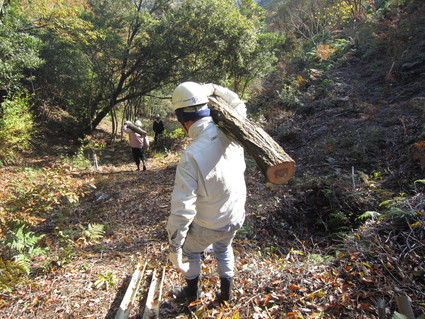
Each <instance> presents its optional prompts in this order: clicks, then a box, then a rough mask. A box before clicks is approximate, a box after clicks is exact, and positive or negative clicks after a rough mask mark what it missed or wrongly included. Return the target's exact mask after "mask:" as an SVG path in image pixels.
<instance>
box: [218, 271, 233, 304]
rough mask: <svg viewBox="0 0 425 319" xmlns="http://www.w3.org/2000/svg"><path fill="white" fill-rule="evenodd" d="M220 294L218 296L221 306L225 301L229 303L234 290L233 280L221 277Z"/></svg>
mask: <svg viewBox="0 0 425 319" xmlns="http://www.w3.org/2000/svg"><path fill="white" fill-rule="evenodd" d="M220 285H221V286H220V293H219V295H218V296H217V301H218V302H220V303H221V304H222V303H224V302H225V301H227V302H229V301H230V297H231V294H232V289H233V278H224V277H220Z"/></svg>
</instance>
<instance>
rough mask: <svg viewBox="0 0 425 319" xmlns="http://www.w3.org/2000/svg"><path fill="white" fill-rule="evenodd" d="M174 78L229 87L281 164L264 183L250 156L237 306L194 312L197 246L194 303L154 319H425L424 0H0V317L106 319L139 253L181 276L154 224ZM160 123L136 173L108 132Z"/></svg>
mask: <svg viewBox="0 0 425 319" xmlns="http://www.w3.org/2000/svg"><path fill="white" fill-rule="evenodd" d="M187 80H192V81H198V82H205V83H209V82H212V83H216V84H220V85H222V86H226V87H229V88H231V89H232V90H234V91H235V92H237V93H238V94H239V95H240V96H241V98H242V99H243V100H244V101H245V102H246V105H247V107H248V110H249V117H250V118H251V119H253V120H255V121H256V122H257V123H258V124H259V125H261V126H262V127H263V128H264V129H265V130H266V131H267V132H268V133H269V134H270V135H271V136H272V137H273V138H274V139H275V140H276V141H277V142H278V143H280V144H281V145H282V147H283V148H284V149H285V151H287V153H288V154H290V155H291V157H293V158H294V159H295V161H296V162H297V171H296V174H295V176H294V178H292V179H291V181H290V182H289V183H288V184H287V185H280V186H279V185H271V184H267V183H266V181H265V179H264V177H263V176H262V175H261V174H260V173H259V171H258V169H256V167H255V164H254V162H253V161H252V159H251V158H249V157H247V159H246V161H247V165H248V169H247V175H246V178H247V186H248V199H247V221H246V223H245V226H244V228H243V229H242V230H241V231H240V232H239V233H238V237H237V238H236V240H235V251H236V255H237V266H236V268H237V269H236V270H237V271H236V272H237V277H236V282H235V288H236V289H235V294H234V301H233V304H232V305H231V307H223V308H221V309H217V308H213V309H211V308H209V307H208V305H209V303H210V302H211V300H213V299H214V294H215V290H216V282H217V277H216V275H215V273H214V269H215V264H214V260H213V258H212V257H211V256H208V255H207V256H206V257H205V259H204V261H203V262H204V266H203V271H204V273H205V275H204V277H203V278H202V283H203V290H204V295H203V297H202V300H201V303H200V304H199V305H198V309H197V310H196V312H195V311H192V313H190V312H189V313H188V312H187V309H185V310H184V309H181V308H179V306H178V305H176V304H174V303H173V301H172V300H166V298H165V299H164V302H163V304H162V306H161V312H160V313H161V317H164V318H166V317H167V318H168V317H169V318H175V317H179V316H180V317H186V316H196V317H198V318H208V317H209V318H211V317H214V318H220V317H221V318H403V316H402V315H401V314H400V313H399V312H400V309H399V308H398V307H397V303H396V297H397V296H403V295H407V296H408V297H409V298H410V300H411V307H412V311H413V315H411V317H415V318H417V317H423V316H424V312H425V310H424V309H425V294H424V291H425V266H424V262H423V260H424V250H425V243H424V237H425V217H424V210H425V195H424V185H423V184H424V182H425V179H424V174H423V173H424V167H425V133H424V116H425V115H424V114H425V4H424V3H423V1H422V0H346V1H341V0H340V1H334V0H286V1H273V0H270V1H260V2H254V1H251V0H241V1H230V0H221V1H218V0H188V1H171V0H156V1H155V0H131V1H130V0H114V1H112V0H92V1H90V0H56V1H47V0H40V1H25V0H22V1H11V0H0V166H1V167H0V174H1V179H0V188H1V189H2V190H3V191H2V193H1V194H0V224H1V228H0V318H49V317H50V318H52V317H53V318H113V317H114V315H115V313H116V310H117V307H118V306H119V301H120V299H122V296H123V293H124V291H125V288H126V286H127V285H128V281H129V276H131V274H132V271H133V270H134V266H135V264H136V262H137V261H138V260H146V261H149V265H150V266H151V267H159V266H161V265H163V266H164V265H166V266H167V281H166V282H165V283H164V285H165V287H164V288H165V289H169V288H171V287H172V286H173V285H176V284H180V283H181V280H182V278H181V276H180V274H178V273H177V272H176V271H175V270H174V269H173V267H170V266H169V265H168V264H167V260H166V235H165V231H164V228H165V221H166V219H167V215H168V212H169V196H170V193H171V190H172V185H173V177H174V169H175V165H176V163H177V161H178V158H179V154H180V153H181V152H182V150H183V149H184V148H185V146H186V145H187V143H189V142H190V141H189V140H188V139H187V138H186V137H185V136H184V134H183V131H182V130H181V129H180V128H179V125H178V123H176V121H175V119H174V116H173V114H172V113H171V112H170V95H171V92H172V90H173V89H174V87H175V86H176V85H178V84H179V83H181V82H182V81H187ZM156 113H159V114H160V115H161V117H162V118H163V119H164V121H165V124H166V132H165V134H164V136H163V138H162V140H161V143H159V144H156V145H155V144H153V145H152V147H151V149H150V150H149V151H148V157H149V159H148V171H146V172H144V173H140V172H134V168H135V167H134V164H132V162H131V158H130V153H129V149H128V144H127V141H126V137H125V136H123V135H122V133H121V124H122V122H123V121H125V120H131V121H134V120H136V119H141V120H142V121H143V123H144V126H145V128H146V130H147V131H148V135H149V136H152V130H151V125H152V121H153V116H154V115H155V114H156ZM141 295H143V292H142V293H141ZM141 300H142V301H143V297H142V298H141ZM142 310H143V302H140V305H137V306H136V307H135V309H134V310H133V313H132V316H133V317H134V318H138V317H141V312H142Z"/></svg>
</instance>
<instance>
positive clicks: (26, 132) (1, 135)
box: [0, 96, 35, 164]
mask: <svg viewBox="0 0 425 319" xmlns="http://www.w3.org/2000/svg"><path fill="white" fill-rule="evenodd" d="M30 107H31V105H30V102H29V99H28V97H22V96H21V97H15V98H13V99H11V100H6V101H4V102H3V103H2V104H1V105H0V116H1V117H0V161H2V162H3V163H4V164H9V163H13V162H15V155H16V153H17V152H21V151H25V150H27V149H29V147H30V140H31V136H32V135H33V133H34V132H35V124H34V119H33V116H32V114H31V112H30Z"/></svg>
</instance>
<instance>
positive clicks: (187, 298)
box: [171, 276, 199, 303]
mask: <svg viewBox="0 0 425 319" xmlns="http://www.w3.org/2000/svg"><path fill="white" fill-rule="evenodd" d="M198 279H199V276H198V277H196V278H194V279H186V282H187V286H184V287H176V288H174V289H173V290H172V291H171V295H172V297H173V298H174V299H176V301H177V302H189V303H191V302H193V301H195V300H197V299H198V298H199V286H198Z"/></svg>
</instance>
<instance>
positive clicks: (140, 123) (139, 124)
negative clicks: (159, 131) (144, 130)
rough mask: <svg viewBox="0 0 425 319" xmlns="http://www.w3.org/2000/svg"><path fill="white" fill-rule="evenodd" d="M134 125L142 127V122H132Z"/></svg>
mask: <svg viewBox="0 0 425 319" xmlns="http://www.w3.org/2000/svg"><path fill="white" fill-rule="evenodd" d="M134 125H136V126H139V127H142V122H140V120H137V121H136V122H134Z"/></svg>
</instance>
